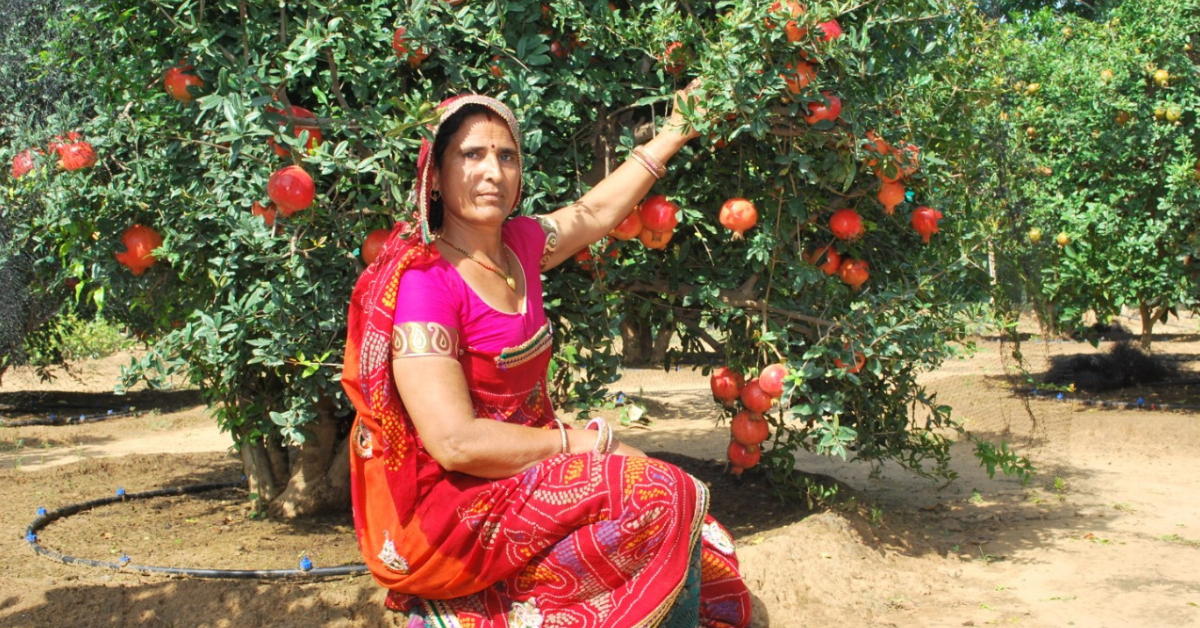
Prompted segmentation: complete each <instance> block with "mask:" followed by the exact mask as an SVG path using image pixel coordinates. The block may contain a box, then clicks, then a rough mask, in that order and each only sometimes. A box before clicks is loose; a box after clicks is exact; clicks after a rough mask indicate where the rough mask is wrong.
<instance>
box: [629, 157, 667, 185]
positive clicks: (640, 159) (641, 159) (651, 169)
mask: <svg viewBox="0 0 1200 628" xmlns="http://www.w3.org/2000/svg"><path fill="white" fill-rule="evenodd" d="M629 159H630V160H631V161H635V162H637V163H638V165H640V166H641V167H643V168H645V169H646V171H647V172H649V173H650V176H652V177H654V178H655V179H656V180H657V179H662V177H660V176H658V172H657V171H656V170H655V169H654V166H651V165H650V162H648V161H646V158H645V157H642V156H641V155H639V154H637V153H633V154H631V155H629Z"/></svg>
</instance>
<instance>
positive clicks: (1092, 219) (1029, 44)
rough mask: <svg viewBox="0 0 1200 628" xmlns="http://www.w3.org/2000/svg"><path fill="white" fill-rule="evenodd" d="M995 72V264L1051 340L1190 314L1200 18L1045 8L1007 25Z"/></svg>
mask: <svg viewBox="0 0 1200 628" xmlns="http://www.w3.org/2000/svg"><path fill="white" fill-rule="evenodd" d="M1004 30H1005V31H1006V36H1007V38H1008V42H1007V44H1006V45H1005V46H1003V47H998V48H996V49H995V51H996V55H995V56H994V63H993V64H992V65H993V68H994V70H993V71H990V72H984V73H981V75H980V80H981V81H986V80H991V81H993V85H995V86H997V87H1002V88H1003V89H1004V94H1003V95H1002V96H1001V97H999V98H998V99H996V100H995V101H994V104H993V105H992V106H990V107H987V108H983V109H979V110H977V116H986V117H996V118H998V119H999V121H1000V122H1001V123H1002V126H1001V127H1000V129H1001V130H1002V131H1003V132H1004V134H1005V136H1006V138H1005V139H1004V140H1003V141H1004V142H1005V143H1006V145H1007V146H1009V147H1010V148H1011V149H1012V151H1011V153H1010V154H1011V155H1012V157H1013V158H1012V159H1011V160H1010V161H1009V164H1008V167H1009V171H1010V173H1011V175H1012V179H1011V184H1010V186H1009V187H1008V188H1007V193H1008V197H1009V198H1008V200H1007V202H1008V203H1009V204H1010V207H1011V208H1012V209H1013V211H1012V212H1011V213H1008V214H1007V215H1006V218H1007V222H1006V227H1007V228H1009V229H1011V232H1010V233H1011V234H1012V237H1010V238H1007V239H1006V243H1007V245H1008V246H1007V248H1006V251H1005V252H1004V253H1003V255H1004V256H1005V257H1007V258H1008V259H1009V260H1012V261H1014V262H1016V264H1014V265H1013V266H1011V267H1010V268H1012V267H1015V268H1023V269H1027V270H1028V271H1029V272H1027V273H1026V274H1025V279H1026V281H1025V284H1026V288H1027V291H1028V292H1029V294H1030V295H1031V297H1032V298H1033V300H1034V301H1035V302H1037V303H1039V304H1040V306H1041V307H1040V308H1039V314H1040V315H1041V316H1042V317H1043V322H1044V323H1045V324H1047V326H1048V327H1050V328H1052V329H1053V328H1060V327H1061V328H1066V329H1079V328H1081V327H1083V326H1084V325H1085V324H1086V322H1085V321H1086V320H1087V319H1086V318H1085V314H1087V313H1089V312H1093V313H1094V314H1095V315H1096V317H1097V318H1098V319H1099V320H1100V321H1101V322H1104V321H1107V319H1108V318H1109V317H1111V316H1113V315H1116V314H1118V313H1120V311H1121V309H1122V308H1123V307H1133V308H1135V309H1137V310H1138V311H1139V312H1140V315H1141V320H1142V346H1143V347H1144V348H1149V347H1150V341H1151V333H1152V331H1153V327H1154V323H1155V322H1157V321H1162V320H1165V319H1166V317H1167V316H1168V315H1169V314H1172V313H1175V312H1176V311H1177V310H1178V309H1179V308H1181V307H1191V306H1192V305H1194V303H1195V302H1196V290H1195V275H1196V270H1195V268H1194V267H1193V265H1192V253H1194V252H1195V247H1196V235H1195V234H1196V233H1197V231H1198V229H1200V211H1198V210H1200V186H1198V185H1197V182H1198V180H1200V169H1198V168H1200V161H1198V159H1200V130H1198V127H1197V123H1196V122H1197V114H1198V113H1200V108H1198V104H1200V72H1198V69H1197V63H1198V62H1200V56H1198V55H1197V53H1196V51H1195V49H1194V47H1195V45H1196V44H1197V43H1200V42H1194V41H1193V39H1195V38H1196V37H1197V33H1200V7H1196V6H1195V5H1194V3H1188V2H1184V1H1177V2H1170V1H1169V2H1166V3H1158V4H1155V5H1153V6H1151V5H1146V4H1144V3H1137V2H1125V3H1122V4H1120V5H1117V6H1115V7H1112V8H1111V9H1109V10H1106V11H1104V12H1103V13H1100V14H1099V15H1097V19H1094V20H1089V19H1081V18H1078V17H1072V16H1059V15H1056V14H1055V13H1054V12H1052V11H1050V10H1043V11H1041V12H1039V13H1036V14H1033V15H1031V16H1030V17H1029V19H1028V20H1026V21H1020V22H1015V23H1011V24H1008V25H1006V26H1005V27H1004Z"/></svg>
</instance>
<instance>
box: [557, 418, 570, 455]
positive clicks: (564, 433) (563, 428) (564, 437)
mask: <svg viewBox="0 0 1200 628" xmlns="http://www.w3.org/2000/svg"><path fill="white" fill-rule="evenodd" d="M554 422H555V423H557V424H558V433H559V435H560V436H562V450H561V451H560V452H559V453H562V454H565V453H567V449H568V447H567V426H565V425H563V422H562V421H560V420H559V419H554Z"/></svg>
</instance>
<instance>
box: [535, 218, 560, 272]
mask: <svg viewBox="0 0 1200 628" xmlns="http://www.w3.org/2000/svg"><path fill="white" fill-rule="evenodd" d="M534 218H535V219H536V220H537V221H538V223H540V224H541V225H542V231H543V232H544V233H545V234H546V245H545V246H544V247H542V262H541V265H540V267H541V268H545V267H546V262H548V261H550V256H551V255H553V254H554V249H556V248H558V225H556V224H554V219H553V218H551V217H549V216H534Z"/></svg>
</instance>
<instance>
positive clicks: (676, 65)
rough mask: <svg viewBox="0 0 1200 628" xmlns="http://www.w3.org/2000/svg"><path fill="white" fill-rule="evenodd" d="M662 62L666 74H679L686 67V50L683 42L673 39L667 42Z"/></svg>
mask: <svg viewBox="0 0 1200 628" xmlns="http://www.w3.org/2000/svg"><path fill="white" fill-rule="evenodd" d="M662 62H663V65H664V66H665V68H664V69H666V71H667V73H668V74H672V75H674V76H679V75H680V74H683V71H684V70H686V69H687V52H686V51H685V50H684V49H683V44H681V43H679V42H677V41H673V42H671V43H669V44H667V49H666V50H665V51H663V55H662Z"/></svg>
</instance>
